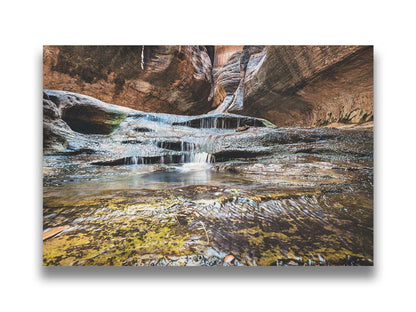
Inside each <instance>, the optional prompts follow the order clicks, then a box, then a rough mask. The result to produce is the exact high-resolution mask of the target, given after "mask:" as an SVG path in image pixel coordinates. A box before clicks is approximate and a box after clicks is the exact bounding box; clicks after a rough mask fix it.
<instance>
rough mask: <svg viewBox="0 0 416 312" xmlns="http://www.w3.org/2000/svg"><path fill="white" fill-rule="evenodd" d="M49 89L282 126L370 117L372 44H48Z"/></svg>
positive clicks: (138, 106) (46, 75)
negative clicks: (234, 115)
mask: <svg viewBox="0 0 416 312" xmlns="http://www.w3.org/2000/svg"><path fill="white" fill-rule="evenodd" d="M43 74H44V88H45V89H58V90H67V91H72V92H76V93H82V94H86V95H90V96H93V97H95V98H97V99H100V100H102V101H105V102H108V103H113V104H118V105H122V106H126V107H130V108H133V109H137V110H142V111H147V112H165V113H174V114H187V115H193V114H204V113H207V112H210V111H211V112H215V113H220V112H232V113H239V114H245V115H250V116H254V117H261V118H266V119H268V120H270V121H271V122H273V123H275V124H276V125H277V126H326V125H334V124H362V123H366V122H368V121H372V120H373V48H372V47H371V46H146V47H144V49H143V47H142V46H135V47H128V46H121V47H120V46H119V47H117V46H107V47H94V46H45V47H44V72H43Z"/></svg>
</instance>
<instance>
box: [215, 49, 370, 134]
mask: <svg viewBox="0 0 416 312" xmlns="http://www.w3.org/2000/svg"><path fill="white" fill-rule="evenodd" d="M247 59H248V61H247ZM214 84H215V94H214V101H213V103H212V108H215V110H214V111H215V112H217V113H218V112H238V113H240V114H248V115H252V116H256V117H262V118H266V119H269V120H270V121H272V122H273V123H275V124H276V125H278V126H325V125H328V124H336V123H343V124H361V123H365V122H368V121H372V120H373V48H372V47H371V46H267V47H265V48H262V49H260V47H259V46H254V47H253V46H251V47H250V46H245V47H244V49H243V51H240V52H236V53H235V54H234V55H233V56H232V57H231V58H230V59H229V61H228V63H227V64H225V66H224V67H223V68H221V69H220V70H218V71H217V72H216V73H215V74H214Z"/></svg>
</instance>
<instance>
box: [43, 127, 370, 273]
mask: <svg viewBox="0 0 416 312" xmlns="http://www.w3.org/2000/svg"><path fill="white" fill-rule="evenodd" d="M133 126H134V123H132V125H130V126H127V125H124V127H125V128H124V130H123V126H122V127H121V132H118V133H116V134H114V135H113V136H112V137H104V136H102V137H99V136H96V140H102V141H101V143H100V144H101V146H110V147H111V146H112V147H114V146H116V145H115V143H114V142H116V141H117V140H119V141H120V140H126V131H127V132H128V131H130V129H131V127H133ZM146 126H148V127H151V128H152V129H153V130H155V132H145V133H143V132H141V133H135V134H132V135H131V136H132V137H131V138H129V139H134V140H138V139H139V140H142V141H143V140H149V139H155V140H156V141H157V140H158V139H160V138H161V136H163V138H164V140H165V141H166V140H170V141H172V140H171V139H172V137H179V138H181V139H183V138H186V140H187V141H192V142H194V143H195V144H197V145H198V144H199V145H201V144H202V143H201V142H206V140H205V141H201V140H203V138H204V137H205V138H206V136H207V135H206V134H207V132H209V133H214V134H215V135H217V137H214V139H212V138H211V141H210V142H209V144H208V145H205V149H204V151H205V152H212V153H213V152H215V146H226V147H227V146H231V147H228V148H229V149H231V148H235V146H234V145H230V144H234V143H229V142H228V141H227V140H229V141H230V142H233V140H236V138H237V137H238V136H241V137H243V135H244V137H243V139H244V140H246V137H250V136H253V137H260V136H261V135H263V136H265V135H267V136H272V135H274V134H273V131H280V132H283V133H288V134H290V135H291V136H293V135H294V133H295V134H296V136H298V137H299V136H300V137H301V139H299V140H295V141H293V140H287V142H286V141H285V142H283V143H282V142H280V143H275V142H272V143H270V142H268V141H263V142H262V144H261V146H260V147H256V150H257V149H261V148H263V147H267V148H268V149H269V150H268V151H269V152H268V153H267V155H260V156H256V157H247V158H245V159H244V158H241V159H240V158H236V159H230V160H228V161H219V162H214V163H204V162H197V163H185V164H183V163H167V164H163V163H162V164H161V163H156V164H132V165H127V164H122V165H111V166H110V165H102V166H100V165H94V162H96V161H103V160H105V161H107V160H108V159H113V158H117V157H120V156H123V157H124V156H129V155H132V154H131V150H129V149H134V155H137V154H140V155H145V154H146V153H147V154H148V155H153V154H152V152H158V151H159V152H160V151H162V150H163V151H165V150H166V149H164V148H163V146H161V145H160V144H159V147H158V146H157V144H155V143H154V142H156V141H151V142H153V143H148V142H145V143H144V144H142V145H140V144H139V145H137V144H134V147H131V146H130V147H126V146H124V145H121V144H119V145H117V146H116V147H117V148H108V149H107V150H108V151H111V152H108V151H107V152H103V153H99V152H97V153H94V154H91V155H55V156H53V155H51V156H45V158H44V230H45V231H47V230H49V229H52V228H55V227H59V226H68V227H66V228H65V230H64V231H63V232H62V233H60V234H58V235H56V236H54V237H52V238H50V239H48V240H46V241H45V242H44V264H45V265H163V266H165V265H188V266H190V265H372V263H373V156H372V131H369V130H367V131H357V130H349V131H346V130H345V131H340V130H333V129H319V130H316V129H283V130H282V129H262V130H259V129H249V130H248V131H247V132H246V133H244V134H240V133H235V132H233V130H229V129H223V130H219V129H196V130H195V129H189V128H187V127H184V126H177V127H175V130H176V131H174V133H172V131H167V130H166V127H163V126H160V124H151V121H150V122H149V124H147V125H146ZM156 126H157V127H159V128H157V127H156ZM126 129H127V130H126ZM123 131H124V132H123ZM199 131H201V132H199ZM218 136H222V138H221V139H220V138H219V137H218ZM201 138H202V139H201ZM308 138H309V139H308ZM310 138H313V139H310ZM103 140H105V142H104V143H102V142H103ZM221 140H222V141H221ZM244 140H243V141H242V142H243V144H242V145H243V146H244V144H245V143H244V142H245V141H244ZM93 141H94V140H91V142H93ZM227 144H228V145H227ZM125 145H126V144H125ZM127 145H129V144H127ZM160 146H161V147H160ZM165 146H166V145H165ZM172 146H173V145H172V144H171V145H169V146H168V147H172ZM147 147H148V148H147ZM208 147H209V148H210V150H208ZM101 150H104V149H100V151H101ZM186 152H189V150H187V151H186ZM129 153H130V154H129ZM172 153H176V151H173V152H172ZM227 255H232V257H227V258H225V257H226V256H227ZM224 259H226V260H224ZM230 259H232V260H231V261H228V260H230Z"/></svg>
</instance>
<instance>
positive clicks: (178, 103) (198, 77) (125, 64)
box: [43, 46, 213, 114]
mask: <svg viewBox="0 0 416 312" xmlns="http://www.w3.org/2000/svg"><path fill="white" fill-rule="evenodd" d="M209 49H210V48H209ZM211 50H213V49H211ZM212 53H213V52H211V54H212ZM212 57H213V55H212ZM43 87H44V89H55V90H65V91H71V92H76V93H81V94H86V95H89V96H92V97H95V98H97V99H99V100H101V101H104V102H108V103H113V104H117V105H122V106H126V107H130V108H133V109H137V110H142V111H147V112H152V111H153V112H154V111H157V112H165V113H175V114H196V113H198V112H201V111H203V110H204V108H205V107H207V105H208V104H207V102H208V101H209V100H210V95H211V88H212V60H211V59H210V55H209V52H208V50H207V49H206V48H205V47H203V46H45V47H44V50H43Z"/></svg>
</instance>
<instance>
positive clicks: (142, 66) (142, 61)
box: [140, 46, 144, 69]
mask: <svg viewBox="0 0 416 312" xmlns="http://www.w3.org/2000/svg"><path fill="white" fill-rule="evenodd" d="M140 67H141V68H142V69H144V46H142V55H141V61H140Z"/></svg>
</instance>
